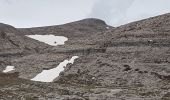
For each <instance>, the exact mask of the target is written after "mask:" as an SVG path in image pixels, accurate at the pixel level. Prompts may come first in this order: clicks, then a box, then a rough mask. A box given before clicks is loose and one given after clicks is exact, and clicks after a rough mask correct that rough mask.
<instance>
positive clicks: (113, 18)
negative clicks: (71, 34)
mask: <svg viewBox="0 0 170 100" xmlns="http://www.w3.org/2000/svg"><path fill="white" fill-rule="evenodd" d="M168 12H170V0H0V22H2V23H6V24H10V25H13V26H15V27H38V26H49V25H59V24H64V23H68V22H72V21H77V20H81V19H84V18H90V17H93V18H99V19H102V20H104V21H106V22H107V24H109V25H112V26H119V25H122V24H126V23H128V22H132V21H136V20H140V19H144V18H148V17H152V16H156V15H160V14H164V13H168Z"/></svg>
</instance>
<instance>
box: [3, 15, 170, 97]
mask: <svg viewBox="0 0 170 100" xmlns="http://www.w3.org/2000/svg"><path fill="white" fill-rule="evenodd" d="M2 25H3V29H4V24H2ZM0 26H1V25H0ZM106 27H110V26H108V25H106V24H105V22H103V21H101V20H98V19H85V20H81V21H77V22H72V23H68V24H65V25H59V26H48V27H37V28H26V29H15V28H13V27H12V29H14V30H16V32H14V31H13V32H6V31H4V30H3V29H2V28H1V30H3V31H2V32H1V34H0V40H1V41H3V42H0V45H5V44H4V43H8V45H9V46H8V47H9V48H10V50H11V51H9V53H11V52H14V51H15V49H14V48H17V50H21V51H22V53H23V54H22V56H18V55H19V54H16V55H15V56H12V57H11V56H10V55H6V56H7V57H6V58H5V59H6V61H4V60H0V66H2V67H1V68H0V70H2V69H4V66H5V65H7V63H10V64H13V65H14V66H16V70H15V71H14V73H9V74H0V79H1V80H2V82H0V88H1V89H0V99H1V98H2V99H7V100H8V99H11V98H15V99H16V100H17V99H26V100H27V99H33V100H34V99H35V100H36V99H42V100H45V99H51V100H53V99H54V100H169V92H170V84H169V82H170V67H169V65H170V64H169V63H170V58H169V49H170V48H169V47H170V41H169V37H170V14H165V15H161V16H157V17H153V18H149V19H146V20H141V21H138V22H133V23H130V24H127V25H123V26H120V27H117V28H113V27H110V28H109V29H108V28H106ZM7 29H8V28H7ZM7 33H11V34H12V36H13V38H12V39H10V40H9V39H8V38H9V37H12V36H11V34H10V35H9V34H7ZM29 34H53V35H57V36H66V37H68V38H69V40H68V41H67V42H66V44H65V45H63V46H57V47H51V46H48V45H46V44H44V43H40V42H38V41H35V40H32V39H28V38H27V37H25V36H24V35H29ZM16 38H17V39H16ZM23 39H24V41H28V42H27V44H25V43H23ZM16 40H17V41H18V40H19V42H15V41H16ZM4 41H7V42H4ZM13 41H14V43H13ZM20 41H21V43H20ZM5 46H7V45H5ZM26 47H27V48H26ZM6 48H7V47H6ZM41 48H45V49H41ZM0 49H1V51H2V50H5V49H4V46H0ZM34 49H36V50H34ZM40 49H41V51H40ZM7 50H9V49H8V48H7ZM1 51H0V52H1ZM1 54H2V55H3V54H5V52H4V51H3V52H2V53H1ZM75 55H77V56H79V59H76V61H75V63H74V64H73V65H68V66H67V67H66V68H65V70H64V72H62V73H60V76H59V77H58V78H56V79H55V81H54V82H53V83H40V82H32V81H29V79H31V78H32V77H34V76H35V75H36V74H37V73H39V72H41V71H42V70H43V69H51V68H53V67H55V66H57V65H58V64H59V63H60V62H61V61H63V60H64V59H67V58H71V56H75ZM0 59H4V56H0ZM11 74H12V75H11ZM13 75H14V76H13ZM4 76H6V77H4ZM26 79H27V80H26ZM12 83H13V84H12ZM21 90H22V91H21ZM37 91H39V92H37Z"/></svg>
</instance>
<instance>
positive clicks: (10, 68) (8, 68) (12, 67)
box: [3, 66, 15, 73]
mask: <svg viewBox="0 0 170 100" xmlns="http://www.w3.org/2000/svg"><path fill="white" fill-rule="evenodd" d="M14 68H15V67H14V66H7V67H6V69H5V70H3V73H8V72H10V71H13V70H15V69H14Z"/></svg>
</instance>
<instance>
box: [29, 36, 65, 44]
mask: <svg viewBox="0 0 170 100" xmlns="http://www.w3.org/2000/svg"><path fill="white" fill-rule="evenodd" d="M26 36H27V37H29V38H32V39H35V40H38V41H40V42H44V43H46V44H48V45H51V46H57V45H64V43H65V41H67V40H68V38H66V37H64V36H55V35H26Z"/></svg>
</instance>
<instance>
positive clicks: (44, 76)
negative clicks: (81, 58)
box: [31, 56, 78, 82]
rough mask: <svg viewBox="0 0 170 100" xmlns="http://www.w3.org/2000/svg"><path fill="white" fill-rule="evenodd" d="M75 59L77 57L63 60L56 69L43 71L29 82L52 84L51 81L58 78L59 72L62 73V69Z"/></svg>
mask: <svg viewBox="0 0 170 100" xmlns="http://www.w3.org/2000/svg"><path fill="white" fill-rule="evenodd" d="M77 58H78V56H73V57H72V58H71V59H70V60H64V61H63V62H61V63H60V64H59V65H58V66H57V67H56V68H53V69H50V70H43V71H42V72H41V73H39V74H38V75H37V76H35V77H34V78H33V79H31V80H32V81H40V82H53V80H54V79H55V78H57V77H58V76H59V74H60V72H62V71H64V68H65V67H66V66H67V64H69V63H71V64H73V63H74V60H75V59H77Z"/></svg>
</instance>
